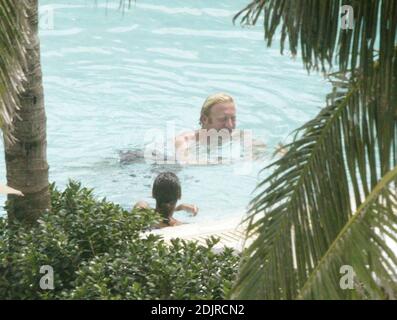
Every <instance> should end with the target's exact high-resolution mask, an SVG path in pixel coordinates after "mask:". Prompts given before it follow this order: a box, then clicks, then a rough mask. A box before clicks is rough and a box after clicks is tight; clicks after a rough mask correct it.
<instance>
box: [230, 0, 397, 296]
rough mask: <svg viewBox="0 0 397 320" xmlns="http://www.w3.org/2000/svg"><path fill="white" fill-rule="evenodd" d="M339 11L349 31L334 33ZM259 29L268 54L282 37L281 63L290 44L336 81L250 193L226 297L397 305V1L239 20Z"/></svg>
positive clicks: (254, 10)
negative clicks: (348, 283)
mask: <svg viewBox="0 0 397 320" xmlns="http://www.w3.org/2000/svg"><path fill="white" fill-rule="evenodd" d="M342 5H351V6H352V8H353V9H354V18H355V21H354V28H353V29H352V30H349V29H348V30H342V29H341V28H340V25H339V21H340V8H341V6H342ZM261 17H263V20H262V21H263V26H264V33H265V39H266V41H267V44H268V45H271V43H272V39H273V36H274V34H275V32H276V30H280V31H281V52H283V51H284V50H285V49H284V48H285V43H286V42H288V45H289V50H290V51H291V52H292V54H294V55H298V54H299V55H301V57H302V60H303V63H304V65H305V67H306V68H307V70H308V71H311V70H322V71H323V72H330V71H331V70H333V69H332V64H334V65H335V66H334V68H335V67H337V68H338V70H337V72H334V73H333V74H331V75H330V80H331V81H332V84H333V88H334V89H333V92H332V93H331V94H330V95H329V96H328V97H327V102H328V103H327V106H326V107H324V108H323V109H322V110H321V112H320V113H319V114H318V115H317V116H316V117H315V118H314V119H313V120H311V121H309V122H308V123H306V124H305V125H303V126H302V127H301V128H299V129H298V130H297V131H296V132H295V135H294V137H293V141H292V143H290V144H289V145H288V146H287V148H288V149H289V151H288V153H287V154H286V155H285V156H284V157H283V158H281V159H279V160H277V161H275V162H274V163H273V164H272V165H271V166H270V167H271V168H272V169H273V172H272V174H271V175H270V176H269V177H267V178H266V179H265V180H264V181H263V182H262V183H260V184H259V186H258V188H259V189H258V190H259V194H258V196H257V197H255V198H254V199H253V201H252V202H251V207H250V211H249V218H248V221H249V227H248V231H247V236H248V237H249V238H252V239H254V240H253V242H252V244H251V245H250V246H249V247H248V249H247V250H246V252H245V254H244V261H243V264H242V268H241V270H240V274H239V279H238V282H237V284H236V286H235V288H234V296H236V297H240V298H254V299H262V298H264V299H295V298H306V299H349V298H354V299H366V298H369V299H383V298H396V296H395V293H396V292H397V274H396V272H397V257H396V248H397V245H396V243H397V202H396V192H395V191H396V181H397V105H396V104H397V99H396V95H397V42H396V39H397V38H396V36H397V1H393V0H379V1H378V0H368V1H343V3H342V1H339V0H324V1H308V0H296V1H288V0H255V1H252V2H251V3H250V4H249V5H248V6H247V7H246V8H245V9H243V10H242V11H241V12H239V13H238V14H237V15H236V17H235V19H240V22H241V23H243V24H255V23H258V22H259V21H261V19H260V18H261ZM299 48H300V51H299V52H298V49H299ZM393 245H394V247H393ZM345 265H347V266H351V267H352V268H353V270H354V273H355V277H354V287H353V288H352V289H347V290H344V289H343V288H342V287H341V286H340V279H341V277H342V274H341V273H340V272H341V270H343V268H342V267H343V266H345ZM341 268H342V269H341Z"/></svg>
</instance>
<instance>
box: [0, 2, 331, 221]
mask: <svg viewBox="0 0 397 320" xmlns="http://www.w3.org/2000/svg"><path fill="white" fill-rule="evenodd" d="M246 3H247V1H246V0H244V1H242V0H239V1H231V0H229V1H226V0H223V1H216V2H214V1H209V0H205V1H182V0H178V1H168V2H167V3H166V4H165V3H164V1H160V0H137V1H136V4H133V5H132V7H131V9H130V10H128V11H125V12H124V13H122V12H121V11H120V10H118V1H109V3H108V4H107V5H106V1H105V0H103V1H101V0H99V1H97V5H95V1H94V0H92V1H91V0H73V1H53V0H51V1H50V0H41V1H40V5H41V6H42V14H41V18H42V20H43V19H45V20H46V21H45V22H48V21H47V20H48V17H49V16H48V14H49V13H50V14H51V19H53V20H52V21H53V23H54V24H53V29H51V30H50V29H49V28H48V26H47V24H45V25H44V26H43V24H42V27H41V30H40V37H41V48H42V68H43V75H44V90H45V101H46V112H47V128H48V133H47V138H48V151H47V152H48V162H49V165H50V180H51V181H55V182H56V184H57V185H58V187H59V188H63V187H64V186H65V185H66V183H67V181H68V179H69V178H70V179H75V180H79V181H81V182H82V184H83V185H84V186H88V187H92V188H94V189H95V194H96V195H97V196H98V197H105V196H106V198H107V199H109V200H112V201H114V202H117V203H119V204H121V205H122V206H124V207H125V208H131V206H132V204H133V203H134V202H135V201H137V200H140V199H143V200H147V201H150V202H151V203H153V202H152V200H151V199H150V193H151V184H152V182H153V180H154V177H155V176H156V174H157V173H158V172H159V171H162V170H166V168H164V167H163V166H160V167H159V166H153V165H149V164H146V163H143V162H141V163H134V164H127V165H126V164H121V163H120V158H119V152H120V151H121V150H129V149H136V148H138V149H139V148H143V147H144V140H145V137H146V136H147V134H148V132H149V131H150V130H154V129H157V130H159V129H160V130H163V131H165V130H166V128H167V125H168V126H170V125H171V126H175V128H176V131H177V132H179V131H185V130H188V129H193V128H198V118H199V113H200V108H201V105H202V103H203V101H204V99H205V98H206V96H207V95H209V94H211V93H214V92H218V91H225V92H228V93H230V94H231V95H232V96H233V97H234V98H235V100H236V103H237V126H238V127H239V128H242V129H250V130H252V131H253V134H254V135H255V137H257V138H259V139H261V140H263V141H264V142H265V143H266V144H267V146H268V148H269V152H271V151H272V150H273V149H274V147H275V146H276V145H277V144H278V143H279V142H284V141H285V139H286V137H287V135H288V134H289V133H290V132H291V131H292V130H293V129H295V128H297V127H298V126H300V125H301V124H303V123H304V122H305V121H307V120H309V119H310V118H311V117H313V116H314V115H315V114H316V113H317V112H318V111H319V107H321V106H323V104H324V97H325V94H326V93H327V92H329V90H330V86H329V84H327V83H326V81H325V80H324V79H323V77H322V76H321V75H318V74H313V75H311V76H308V74H307V72H306V71H305V70H304V69H303V67H302V63H301V61H300V59H299V58H297V59H296V61H294V60H293V59H291V58H290V57H289V55H288V53H286V54H285V55H284V56H281V55H280V53H279V45H278V43H277V41H275V42H274V45H273V47H271V48H266V45H265V43H264V41H263V31H262V28H261V26H257V27H252V28H241V27H240V26H239V25H235V26H234V25H233V24H232V17H233V15H234V14H235V13H236V12H237V11H239V10H240V9H241V8H242V7H244V5H246ZM276 39H278V38H276ZM3 150H4V148H3V145H2V144H1V145H0V152H1V153H3ZM267 159H268V158H267ZM268 161H269V160H265V161H262V162H260V163H254V165H253V167H252V170H250V172H248V173H247V172H245V173H243V174H241V172H240V173H236V168H238V167H239V166H240V165H241V164H240V163H235V164H232V165H217V166H188V167H183V168H180V167H175V166H171V167H170V168H168V169H169V170H173V171H174V172H176V173H177V174H178V176H179V177H180V179H181V182H182V201H183V202H187V203H194V204H197V205H198V206H199V208H200V212H199V215H198V216H197V217H196V218H194V219H195V220H200V221H204V220H209V221H213V220H216V219H221V218H225V217H228V216H236V215H242V214H243V213H244V211H245V208H246V206H247V204H248V202H249V201H250V199H251V198H252V194H251V192H252V191H253V190H254V188H255V186H256V184H257V182H258V181H260V176H259V175H258V173H259V170H260V169H261V168H262V167H263V166H264V165H266V164H268ZM237 171H238V170H237ZM0 172H1V173H2V174H1V177H0V179H1V180H0V181H1V182H4V181H5V173H4V172H5V165H4V157H0ZM263 174H266V172H264V173H263ZM263 174H262V177H263ZM4 200H5V197H4V196H1V197H0V202H1V203H4ZM179 216H180V218H181V219H182V220H185V221H193V220H192V218H189V217H188V216H187V215H186V214H183V213H182V214H180V215H179Z"/></svg>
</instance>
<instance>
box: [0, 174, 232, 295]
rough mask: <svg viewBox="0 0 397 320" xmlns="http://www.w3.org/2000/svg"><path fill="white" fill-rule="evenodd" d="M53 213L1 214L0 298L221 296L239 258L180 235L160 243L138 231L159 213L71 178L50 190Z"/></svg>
mask: <svg viewBox="0 0 397 320" xmlns="http://www.w3.org/2000/svg"><path fill="white" fill-rule="evenodd" d="M51 201H52V211H51V212H49V213H45V214H43V216H42V217H41V219H40V221H39V224H38V225H37V226H35V227H32V228H26V226H25V225H22V224H19V223H18V222H17V221H13V222H10V221H9V220H8V219H6V218H0V298H2V299H223V298H225V296H226V294H227V293H228V292H229V290H230V288H231V286H232V282H233V280H234V279H235V275H236V270H237V265H238V263H239V257H238V256H237V255H235V253H234V252H233V250H231V249H225V250H224V251H222V252H220V253H216V252H215V251H214V250H213V247H214V246H215V245H216V243H217V241H218V240H217V239H210V240H208V242H207V245H206V246H202V245H198V244H197V243H195V242H186V241H182V240H179V239H176V240H174V241H173V242H172V243H171V244H166V243H164V241H163V240H161V239H160V237H159V236H155V235H147V236H144V235H143V232H144V231H145V230H147V229H148V228H149V227H150V226H151V225H152V224H154V223H155V222H156V221H157V219H158V218H159V217H158V216H157V215H156V214H155V213H154V212H153V211H133V212H129V211H127V210H124V209H122V208H121V207H120V206H119V205H116V204H114V203H111V202H109V201H106V199H103V200H96V199H95V197H94V195H93V193H92V190H89V189H86V188H82V187H81V185H80V184H78V183H75V182H70V183H69V185H68V186H67V187H66V189H65V190H64V191H63V192H59V191H58V190H57V189H55V187H54V186H52V188H51ZM42 266H51V267H52V268H53V271H54V283H53V290H45V289H42V288H41V287H40V280H41V278H42V277H43V276H44V275H45V274H43V273H40V270H41V267H42Z"/></svg>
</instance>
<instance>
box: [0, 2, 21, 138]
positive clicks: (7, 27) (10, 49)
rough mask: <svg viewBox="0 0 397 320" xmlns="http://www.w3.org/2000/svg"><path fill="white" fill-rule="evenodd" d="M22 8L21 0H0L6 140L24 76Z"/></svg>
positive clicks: (0, 118) (0, 98)
mask: <svg viewBox="0 0 397 320" xmlns="http://www.w3.org/2000/svg"><path fill="white" fill-rule="evenodd" d="M23 12H24V6H23V1H13V0H2V1H1V2H0V128H1V129H2V130H3V132H4V135H5V138H6V139H9V140H11V139H12V122H13V119H14V117H15V116H16V112H17V110H18V109H19V96H18V95H19V94H20V93H21V92H22V91H23V81H24V79H25V75H24V72H23V68H24V65H25V62H26V61H25V58H24V52H25V47H24V46H23V43H24V41H26V39H27V38H26V33H25V30H26V22H25V21H24V19H21V18H20V17H22V16H23Z"/></svg>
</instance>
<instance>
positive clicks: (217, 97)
mask: <svg viewBox="0 0 397 320" xmlns="http://www.w3.org/2000/svg"><path fill="white" fill-rule="evenodd" d="M224 102H234V100H233V98H232V96H230V95H228V94H227V93H223V92H218V93H215V94H211V95H210V96H208V97H207V99H205V101H204V104H203V106H202V107H201V113H200V121H199V123H200V125H203V117H204V116H206V117H209V115H210V112H211V108H212V107H213V106H214V105H216V104H218V103H224Z"/></svg>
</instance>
